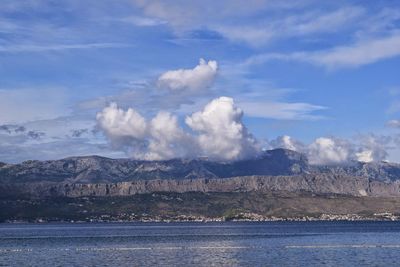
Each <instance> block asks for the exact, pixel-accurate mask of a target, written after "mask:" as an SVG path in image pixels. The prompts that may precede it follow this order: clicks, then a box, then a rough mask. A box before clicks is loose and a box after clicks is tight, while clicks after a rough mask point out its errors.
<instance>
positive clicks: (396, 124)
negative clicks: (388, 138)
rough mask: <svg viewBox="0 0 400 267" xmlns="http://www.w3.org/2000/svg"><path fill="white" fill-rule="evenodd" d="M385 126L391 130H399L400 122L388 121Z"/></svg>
mask: <svg viewBox="0 0 400 267" xmlns="http://www.w3.org/2000/svg"><path fill="white" fill-rule="evenodd" d="M386 126H388V127H392V128H400V120H390V121H388V122H386Z"/></svg>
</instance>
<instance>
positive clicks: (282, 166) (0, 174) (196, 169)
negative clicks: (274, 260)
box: [0, 149, 400, 198]
mask: <svg viewBox="0 0 400 267" xmlns="http://www.w3.org/2000/svg"><path fill="white" fill-rule="evenodd" d="M249 191H260V192H270V191H286V192H303V191H306V192H311V193H315V194H343V195H352V196H384V197H386V196H400V166H399V165H397V164H389V163H370V164H367V163H353V164H351V165H347V166H310V165H309V164H308V162H307V159H306V157H305V156H304V155H302V154H299V153H297V152H294V151H290V150H284V149H277V150H271V151H266V152H265V153H264V154H263V155H262V156H261V157H259V158H256V159H251V160H244V161H237V162H227V163H224V162H212V161H207V160H181V159H176V160H168V161H137V160H131V159H108V158H103V157H98V156H89V157H73V158H67V159H62V160H55V161H26V162H23V163H21V164H13V165H12V164H2V165H1V164H0V198H13V197H32V198H44V197H52V196H61V197H80V196H126V195H133V194H142V193H152V192H180V193H183V192H249Z"/></svg>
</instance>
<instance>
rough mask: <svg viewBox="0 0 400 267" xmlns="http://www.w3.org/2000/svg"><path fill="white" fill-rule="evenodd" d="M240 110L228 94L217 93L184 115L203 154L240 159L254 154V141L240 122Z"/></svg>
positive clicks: (219, 157)
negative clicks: (220, 94)
mask: <svg viewBox="0 0 400 267" xmlns="http://www.w3.org/2000/svg"><path fill="white" fill-rule="evenodd" d="M242 117H243V112H242V110H241V109H239V108H237V107H236V106H235V104H234V102H233V99H232V98H229V97H220V98H217V99H214V100H213V101H211V102H210V103H209V104H207V105H206V106H205V107H204V109H203V110H202V111H200V112H196V113H194V114H192V116H189V117H187V118H186V123H187V125H189V127H190V128H192V129H193V130H194V131H196V132H198V133H199V135H198V137H197V140H198V143H199V146H200V148H201V149H202V151H203V153H204V155H205V156H208V157H211V158H216V159H226V160H232V159H240V158H246V157H249V156H255V155H256V151H257V144H256V141H255V140H254V138H253V137H252V136H251V135H250V134H249V133H248V131H247V129H246V127H245V126H244V124H243V123H242Z"/></svg>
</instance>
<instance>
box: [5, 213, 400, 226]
mask: <svg viewBox="0 0 400 267" xmlns="http://www.w3.org/2000/svg"><path fill="white" fill-rule="evenodd" d="M397 221H400V216H396V215H393V214H377V215H375V216H372V217H371V216H360V215H357V214H322V215H321V216H303V217H274V216H271V217H264V216H262V217H261V216H259V215H258V216H256V217H254V216H251V217H250V216H247V217H246V216H244V214H240V215H239V216H237V217H230V218H226V217H215V218H209V217H198V216H178V217H173V218H159V217H155V218H150V217H146V218H140V219H117V218H112V217H110V218H108V219H103V218H88V219H87V220H66V219H58V218H57V219H56V218H52V219H48V218H35V219H32V220H13V219H10V220H5V221H3V222H0V224H41V223H71V224H80V223H89V224H90V223H214V222H239V223H240V222H397Z"/></svg>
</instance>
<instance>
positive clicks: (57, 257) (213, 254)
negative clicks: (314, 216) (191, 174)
mask: <svg viewBox="0 0 400 267" xmlns="http://www.w3.org/2000/svg"><path fill="white" fill-rule="evenodd" d="M399 257H400V223H399V222H263V223H238V222H236V223H233V222H232V223H228V222H226V223H98V224H93V223H91V224H61V223H54V224H0V266H120V267H122V266H154V265H158V266H360V265H361V266H398V264H399V263H398V261H399Z"/></svg>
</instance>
